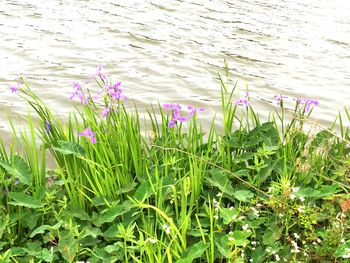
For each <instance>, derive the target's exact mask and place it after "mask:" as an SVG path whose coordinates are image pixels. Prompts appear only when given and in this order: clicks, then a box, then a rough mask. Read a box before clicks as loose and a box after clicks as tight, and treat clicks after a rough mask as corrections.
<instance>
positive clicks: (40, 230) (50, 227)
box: [30, 220, 63, 238]
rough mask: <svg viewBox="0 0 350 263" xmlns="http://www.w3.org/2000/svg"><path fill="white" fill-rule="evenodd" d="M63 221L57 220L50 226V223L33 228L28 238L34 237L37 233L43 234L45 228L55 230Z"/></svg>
mask: <svg viewBox="0 0 350 263" xmlns="http://www.w3.org/2000/svg"><path fill="white" fill-rule="evenodd" d="M62 223H63V221H62V220H61V221H59V222H58V223H57V224H55V225H53V226H50V225H42V226H39V227H38V228H37V229H35V230H34V231H33V232H32V233H31V234H30V238H32V237H34V236H35V235H37V234H43V233H45V231H46V230H48V229H49V230H57V229H59V228H60V227H61V225H62Z"/></svg>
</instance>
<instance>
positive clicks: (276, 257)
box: [275, 254, 281, 262]
mask: <svg viewBox="0 0 350 263" xmlns="http://www.w3.org/2000/svg"><path fill="white" fill-rule="evenodd" d="M275 261H276V262H279V261H281V259H280V256H279V255H278V254H275Z"/></svg>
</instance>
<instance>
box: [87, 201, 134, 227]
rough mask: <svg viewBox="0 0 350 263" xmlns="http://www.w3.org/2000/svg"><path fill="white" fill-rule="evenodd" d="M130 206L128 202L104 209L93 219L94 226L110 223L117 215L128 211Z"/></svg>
mask: <svg viewBox="0 0 350 263" xmlns="http://www.w3.org/2000/svg"><path fill="white" fill-rule="evenodd" d="M130 209H131V206H130V203H129V202H128V203H123V204H121V205H116V206H114V207H112V208H110V209H108V210H107V211H105V212H104V213H103V214H102V215H101V216H99V217H98V218H97V220H95V222H94V224H95V225H96V226H101V225H102V224H104V223H110V222H112V221H114V219H115V218H116V217H118V216H121V215H123V214H125V213H126V212H128V211H130Z"/></svg>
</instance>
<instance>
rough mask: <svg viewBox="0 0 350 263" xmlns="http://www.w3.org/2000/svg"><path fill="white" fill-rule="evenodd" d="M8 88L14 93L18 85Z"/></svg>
mask: <svg viewBox="0 0 350 263" xmlns="http://www.w3.org/2000/svg"><path fill="white" fill-rule="evenodd" d="M10 90H11V92H12V93H16V92H17V91H18V86H15V85H13V86H11V87H10Z"/></svg>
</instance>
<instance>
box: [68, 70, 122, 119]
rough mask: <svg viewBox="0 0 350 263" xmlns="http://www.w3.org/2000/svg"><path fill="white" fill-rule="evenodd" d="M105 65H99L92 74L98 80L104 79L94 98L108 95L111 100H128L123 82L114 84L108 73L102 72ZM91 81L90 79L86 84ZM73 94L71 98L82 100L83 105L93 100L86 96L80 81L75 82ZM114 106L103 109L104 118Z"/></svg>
mask: <svg viewBox="0 0 350 263" xmlns="http://www.w3.org/2000/svg"><path fill="white" fill-rule="evenodd" d="M102 70H103V67H102V65H98V67H97V70H96V72H95V73H94V74H92V75H91V76H90V77H91V78H93V79H95V80H96V81H97V82H99V81H102V83H103V84H102V85H100V86H101V88H102V89H101V90H100V91H99V92H98V93H97V94H96V95H94V96H92V99H94V100H97V99H99V98H100V97H101V96H105V95H106V96H108V98H109V99H110V101H126V100H127V97H126V96H125V95H124V93H123V90H122V89H121V87H120V86H121V82H120V81H119V82H117V83H115V84H112V83H111V82H110V81H109V80H108V77H107V76H106V74H104V73H103V72H102ZM87 83H89V82H88V81H87V82H86V84H87ZM73 89H74V91H73V94H72V95H71V97H70V99H73V98H78V99H79V100H80V102H81V103H82V104H83V105H87V104H88V102H89V101H90V100H91V98H90V96H85V94H84V92H83V89H82V85H81V84H80V83H79V82H73ZM111 110H112V106H107V107H106V108H104V109H103V110H102V113H101V116H102V118H103V119H106V118H107V116H108V114H109V113H110V112H111Z"/></svg>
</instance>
